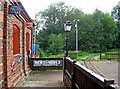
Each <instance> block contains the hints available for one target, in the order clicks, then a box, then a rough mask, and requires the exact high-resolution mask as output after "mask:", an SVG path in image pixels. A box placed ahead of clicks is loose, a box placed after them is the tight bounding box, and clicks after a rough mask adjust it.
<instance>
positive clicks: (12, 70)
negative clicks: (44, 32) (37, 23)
mask: <svg viewBox="0 0 120 89" xmlns="http://www.w3.org/2000/svg"><path fill="white" fill-rule="evenodd" d="M9 5H10V3H5V9H4V30H3V31H4V32H2V33H3V36H4V39H3V41H4V43H3V44H4V46H3V64H4V65H3V68H4V70H3V73H4V76H3V79H4V84H3V85H4V86H3V87H5V88H6V87H14V86H15V85H16V84H17V83H18V81H19V80H20V79H21V78H22V77H23V76H24V75H25V74H27V72H28V69H29V68H28V62H27V61H28V59H27V55H26V54H27V52H26V31H27V32H29V33H30V35H31V31H30V29H28V28H26V27H25V22H26V20H25V19H24V18H21V17H22V15H13V14H9V13H8V10H9ZM0 15H1V14H0ZM0 19H1V18H0ZM13 25H16V26H17V27H18V29H19V33H20V34H19V37H20V52H19V53H17V54H13ZM30 37H31V36H30ZM30 39H31V38H30ZM30 44H31V42H30ZM0 45H1V46H2V44H0ZM30 48H31V47H30ZM1 53H2V52H1V50H0V54H1Z"/></svg>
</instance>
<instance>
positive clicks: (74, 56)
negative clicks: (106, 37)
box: [41, 49, 120, 61]
mask: <svg viewBox="0 0 120 89" xmlns="http://www.w3.org/2000/svg"><path fill="white" fill-rule="evenodd" d="M116 52H120V49H110V50H108V51H107V52H104V53H110V54H111V53H116ZM97 54H99V53H91V52H81V51H79V52H78V54H76V52H75V51H69V52H68V55H69V57H71V58H72V59H74V60H77V61H81V60H82V59H83V58H85V57H87V56H89V57H94V56H96V55H97ZM64 56H65V52H63V53H60V54H58V55H50V54H47V53H45V51H43V50H42V52H41V57H44V58H63V57H64ZM108 57H109V58H111V57H112V56H102V58H103V59H102V60H107V59H108ZM96 60H97V59H96ZM98 60H100V58H98Z"/></svg>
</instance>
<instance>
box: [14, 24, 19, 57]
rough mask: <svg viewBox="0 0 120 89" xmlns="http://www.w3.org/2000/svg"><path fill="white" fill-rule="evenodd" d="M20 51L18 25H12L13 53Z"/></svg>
mask: <svg viewBox="0 0 120 89" xmlns="http://www.w3.org/2000/svg"><path fill="white" fill-rule="evenodd" d="M18 53H20V30H19V27H18V26H16V25H13V55H14V54H18Z"/></svg>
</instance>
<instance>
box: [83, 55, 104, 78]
mask: <svg viewBox="0 0 120 89" xmlns="http://www.w3.org/2000/svg"><path fill="white" fill-rule="evenodd" d="M92 60H93V57H86V58H85V59H84V65H85V67H86V68H88V69H90V70H91V71H93V72H95V73H97V74H99V75H100V76H102V77H105V76H104V75H103V74H102V73H101V72H100V71H99V70H98V69H97V68H96V67H95V66H94V64H93V63H92V62H91V61H92Z"/></svg>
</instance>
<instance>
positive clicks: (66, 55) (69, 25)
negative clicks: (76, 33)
mask: <svg viewBox="0 0 120 89" xmlns="http://www.w3.org/2000/svg"><path fill="white" fill-rule="evenodd" d="M71 27H72V24H71V22H70V21H67V22H66V23H65V24H64V30H65V32H66V38H65V39H66V54H65V57H68V32H70V31H71Z"/></svg>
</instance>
